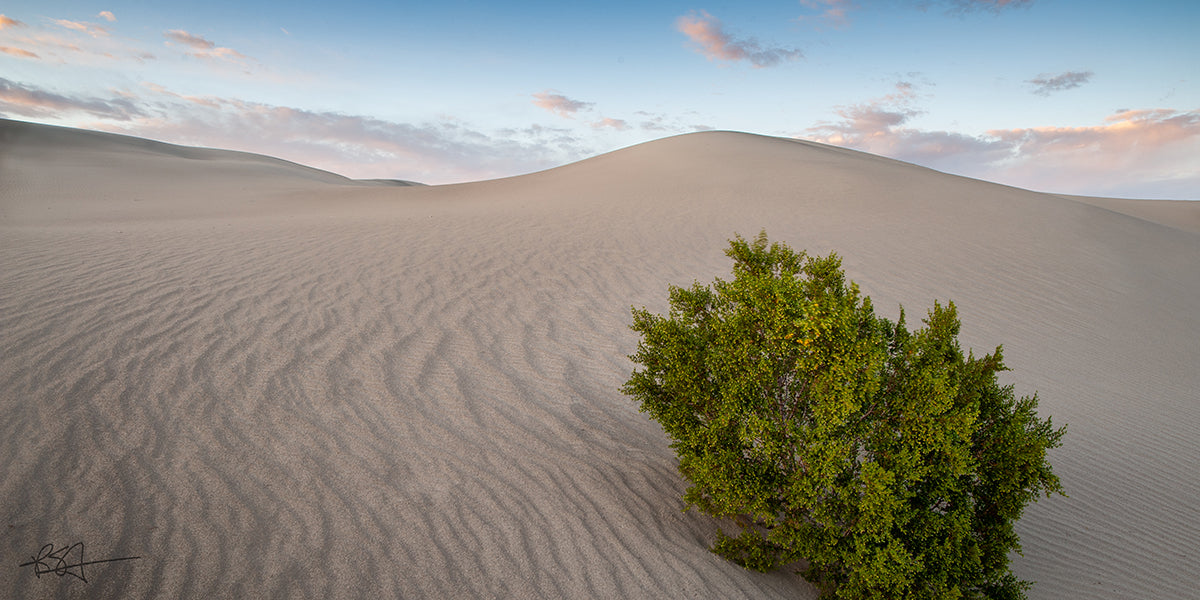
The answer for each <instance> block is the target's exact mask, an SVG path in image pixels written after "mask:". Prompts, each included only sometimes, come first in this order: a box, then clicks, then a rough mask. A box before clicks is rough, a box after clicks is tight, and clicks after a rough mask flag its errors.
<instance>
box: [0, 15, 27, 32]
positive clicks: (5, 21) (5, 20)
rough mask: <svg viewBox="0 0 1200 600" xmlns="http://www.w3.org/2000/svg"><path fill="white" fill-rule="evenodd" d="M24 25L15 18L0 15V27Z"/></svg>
mask: <svg viewBox="0 0 1200 600" xmlns="http://www.w3.org/2000/svg"><path fill="white" fill-rule="evenodd" d="M24 26H25V24H24V23H22V22H20V21H18V20H16V19H13V18H11V17H8V16H6V15H0V29H8V28H9V27H24Z"/></svg>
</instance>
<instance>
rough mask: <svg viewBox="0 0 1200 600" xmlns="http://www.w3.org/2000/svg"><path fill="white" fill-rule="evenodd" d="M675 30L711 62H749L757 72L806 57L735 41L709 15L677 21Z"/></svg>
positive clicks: (751, 42) (785, 49)
mask: <svg viewBox="0 0 1200 600" xmlns="http://www.w3.org/2000/svg"><path fill="white" fill-rule="evenodd" d="M675 28H676V29H678V30H679V31H680V32H681V33H683V34H684V35H686V36H687V37H688V39H690V40H691V41H692V42H693V43H695V44H696V49H697V50H698V51H699V52H700V53H701V54H703V55H704V56H706V57H708V59H709V60H724V61H729V62H739V61H747V62H749V63H750V64H751V65H753V66H754V67H755V68H764V67H773V66H776V65H778V64H779V63H781V62H784V61H789V60H796V59H799V58H801V57H803V54H802V53H801V52H800V51H799V50H796V49H792V48H784V47H767V48H764V47H763V46H761V45H760V44H759V43H758V42H757V41H756V40H754V39H738V38H735V37H733V36H732V35H730V34H728V33H726V32H725V29H724V27H723V26H722V25H721V22H720V21H718V20H717V18H716V17H714V16H712V15H710V14H708V13H707V12H705V11H700V12H698V13H697V12H692V13H689V14H687V15H684V16H682V17H679V18H678V19H676V20H675Z"/></svg>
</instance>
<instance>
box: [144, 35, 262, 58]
mask: <svg viewBox="0 0 1200 600" xmlns="http://www.w3.org/2000/svg"><path fill="white" fill-rule="evenodd" d="M163 37H165V38H167V40H169V41H168V42H167V43H168V44H171V43H175V44H179V45H182V46H186V47H188V48H191V50H192V51H191V52H188V53H187V54H188V55H189V56H194V57H196V58H204V59H220V60H228V61H234V62H237V61H239V60H241V59H245V58H247V57H246V55H244V54H242V53H241V52H238V51H237V50H234V49H232V48H225V47H221V46H218V45H217V44H216V43H215V42H213V41H211V40H208V39H206V38H204V37H203V36H199V35H195V34H193V33H188V32H187V31H184V30H182V29H170V30H167V31H164V32H163Z"/></svg>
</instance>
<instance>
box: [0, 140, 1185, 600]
mask: <svg viewBox="0 0 1200 600" xmlns="http://www.w3.org/2000/svg"><path fill="white" fill-rule="evenodd" d="M764 228H765V229H766V230H767V232H768V233H769V235H770V236H771V238H772V239H774V240H780V241H786V242H787V243H789V244H790V245H792V246H793V247H795V248H807V249H809V250H810V251H812V252H820V253H824V252H828V251H830V250H836V251H837V252H838V253H840V254H841V255H842V256H843V257H844V264H845V266H846V268H847V271H848V274H849V276H850V277H851V278H853V279H855V280H857V281H858V282H859V283H860V285H861V286H862V287H863V290H864V292H865V293H867V294H869V295H871V296H872V297H873V299H874V300H875V303H876V306H877V308H878V309H879V310H880V311H881V312H884V313H885V314H887V315H889V316H893V317H894V316H895V315H896V314H897V312H898V307H899V305H900V304H901V303H903V305H904V307H905V308H906V309H907V310H908V313H909V315H910V319H912V320H913V321H915V318H913V317H915V316H916V315H921V314H923V313H924V311H925V310H926V309H927V308H928V307H930V306H931V305H932V303H933V301H934V300H935V299H937V300H943V301H944V300H954V301H955V302H956V304H957V305H958V307H959V312H960V315H961V316H962V318H963V321H964V329H963V334H962V339H963V341H964V343H965V344H967V345H969V346H971V347H973V348H974V349H975V350H976V352H977V353H982V352H987V351H990V350H992V349H993V348H994V347H995V346H996V345H998V344H1004V346H1005V354H1006V357H1007V359H1008V360H1007V362H1008V363H1009V365H1010V366H1011V367H1012V368H1013V372H1011V373H1009V374H1007V375H1006V380H1007V381H1009V382H1012V383H1014V384H1015V385H1016V386H1017V390H1018V392H1019V393H1025V394H1028V393H1032V392H1034V391H1035V390H1036V391H1038V392H1039V394H1040V397H1041V412H1042V414H1044V415H1050V416H1052V417H1053V420H1054V423H1055V424H1063V423H1065V424H1068V426H1069V430H1068V435H1067V437H1066V445H1065V446H1064V447H1063V448H1061V449H1059V450H1057V451H1056V452H1054V453H1053V455H1052V456H1051V460H1052V462H1053V464H1054V466H1055V468H1056V470H1057V472H1058V473H1059V474H1060V475H1061V477H1062V479H1063V483H1064V484H1065V486H1066V488H1067V490H1068V492H1069V493H1070V497H1069V498H1064V497H1054V498H1050V499H1048V500H1043V501H1041V502H1040V503H1038V504H1035V505H1032V506H1031V508H1030V509H1029V511H1028V512H1027V514H1026V517H1025V518H1024V519H1023V520H1022V521H1021V522H1020V525H1019V531H1020V533H1021V536H1022V540H1023V542H1024V545H1025V554H1024V557H1018V558H1017V559H1016V560H1015V570H1016V572H1017V574H1018V576H1020V577H1022V578H1025V579H1033V580H1036V581H1037V582H1038V583H1037V585H1036V586H1035V587H1034V588H1033V590H1032V592H1031V594H1030V597H1031V598H1035V599H1057V598H1112V599H1118V598H1121V599H1124V598H1159V599H1184V598H1194V597H1195V592H1196V587H1195V581H1194V574H1195V572H1196V570H1195V551H1196V549H1197V548H1200V508H1198V506H1200V504H1198V503H1197V498H1200V477H1197V476H1196V474H1197V472H1198V471H1197V469H1198V466H1200V397H1198V394H1197V391H1196V390H1198V389H1200V369H1197V365H1198V364H1200V360H1198V359H1200V269H1198V268H1197V267H1196V265H1198V264H1200V235H1197V234H1195V233H1190V232H1188V231H1185V230H1184V229H1182V228H1176V227H1171V226H1168V225H1164V224H1161V223H1153V222H1149V221H1145V220H1141V219H1138V218H1135V217H1133V216H1130V215H1126V214H1121V213H1119V212H1114V211H1112V210H1107V209H1105V208H1101V207H1097V206H1093V205H1090V204H1087V203H1083V202H1077V201H1074V200H1071V199H1066V198H1062V197H1056V196H1049V195H1042V194H1037V193H1033V192H1028V191H1024V190H1018V189H1014V188H1009V187H1004V186H999V185H993V184H989V183H985V182H980V181H974V180H969V179H963V178H958V177H952V176H947V175H944V174H940V173H937V172H934V171H930V170H926V169H922V168H919V167H914V166H912V165H907V164H903V163H899V162H895V161H890V160H886V159H882V158H878V157H874V156H870V155H865V154H860V153H856V152H851V151H847V150H841V149H836V148H831V147H828V146H821V145H816V144H808V143H802V142H795V141H790V140H782V139H775V138H764V137H758V136H752V135H747V134H737V133H702V134H692V135H686V136H681V137H675V138H668V139H665V140H660V141H656V142H651V143H649V144H644V145H641V146H636V147H632V148H627V149H624V150H620V151H617V152H614V153H611V154H608V155H603V156H599V157H596V158H593V159H589V160H586V161H583V162H580V163H576V164H572V165H568V166H565V167H561V168H558V169H553V170H550V171H546V172H542V173H537V174H533V175H527V176H522V177H516V178H511V179H504V180H496V181H487V182H480V183H472V184H464V185H454V186H432V187H403V188H399V187H381V186H378V185H374V186H373V185H367V184H365V183H361V182H352V181H350V180H346V179H343V178H341V177H338V176H336V175H331V174H328V173H324V172H321V171H316V170H313V169H308V168H305V167H300V166H298V165H293V164H290V163H285V162H283V161H276V160H274V159H267V158H263V157H256V156H252V155H246V154H239V153H230V152H222V151H214V150H194V149H184V148H179V147H175V146H165V145H159V144H155V143H151V142H144V141H137V140H131V139H129V138H120V137H113V136H107V135H102V134H94V133H85V132H77V131H69V130H60V129H54V128H47V127H42V126H29V125H25V124H17V123H12V122H2V121H0V530H2V531H4V535H3V536H0V563H2V564H3V565H4V566H3V568H0V595H5V597H12V598H112V599H117V598H120V599H127V598H169V597H179V598H206V597H212V598H235V597H244V598H260V597H278V598H289V597H307V598H364V597H386V598H464V597H465V598H491V597H499V598H562V597H572V598H654V597H658V598H797V597H799V598H813V597H815V595H816V594H815V590H813V589H812V588H811V587H810V586H808V585H807V584H806V583H805V582H804V581H803V580H801V579H799V578H798V577H796V576H795V575H793V574H791V573H788V572H779V573H775V574H770V575H762V574H757V573H752V572H748V571H744V570H742V569H741V568H739V567H736V566H734V565H732V564H730V563H727V562H725V561H724V560H722V559H720V558H719V557H716V556H715V555H712V554H710V553H709V552H708V551H707V550H706V546H707V544H708V543H709V542H710V541H711V540H712V537H713V532H714V529H715V527H716V526H717V523H714V522H713V521H711V520H710V519H708V518H706V517H704V516H702V515H699V514H696V513H694V512H692V513H682V512H681V511H680V508H681V503H680V499H679V497H680V495H681V493H682V491H683V488H684V485H683V483H682V482H681V480H680V478H679V476H678V474H677V472H676V470H675V460H674V455H673V454H672V452H671V450H670V449H669V447H668V445H667V444H668V441H667V439H666V438H665V436H664V435H663V434H662V431H661V430H660V429H659V428H658V426H657V425H656V424H654V423H653V422H650V421H648V420H647V419H646V417H645V416H644V415H641V414H639V413H638V412H637V410H636V406H635V405H634V404H633V403H632V402H631V401H630V400H629V399H627V398H625V397H624V396H622V395H621V394H620V393H619V391H618V388H619V386H620V385H621V383H622V382H623V381H624V380H625V379H626V378H627V377H628V374H629V371H630V369H631V368H632V364H631V363H630V362H629V361H628V360H627V358H626V355H627V354H629V353H631V352H632V351H633V350H634V348H635V345H636V342H637V338H636V336H635V334H634V333H633V332H631V331H630V330H628V328H627V326H628V323H629V321H630V317H629V307H630V305H637V306H643V305H645V306H647V307H648V308H650V309H651V310H654V311H658V312H662V311H664V310H665V309H666V294H667V286H668V285H670V284H677V285H687V284H690V283H691V282H692V281H693V280H700V281H704V282H707V281H710V280H711V279H712V278H713V277H714V276H725V275H726V274H727V273H728V272H729V263H728V260H727V259H726V258H725V257H724V256H723V254H722V252H723V250H724V248H725V246H726V240H727V239H728V238H730V237H731V236H732V235H733V234H734V233H735V232H738V233H741V234H743V235H747V236H751V235H754V234H756V233H758V232H759V230H761V229H764ZM76 543H82V544H84V546H83V547H84V548H85V549H86V550H85V552H86V554H83V553H82V552H80V549H79V547H77V546H75V547H73V546H72V545H74V544H76ZM46 544H54V545H55V546H54V550H53V551H54V552H59V551H62V550H66V553H65V554H61V553H60V554H59V555H60V556H65V560H64V561H63V562H58V561H57V560H55V559H53V558H52V557H49V556H45V557H41V556H40V555H42V554H46V553H47V552H49V551H48V550H44V546H45V545H46ZM80 554H83V556H84V557H85V559H86V560H82V561H80V560H76V557H77V556H79V555H80ZM39 557H40V560H37V559H39ZM132 557H138V558H132ZM113 558H130V560H123V561H115V562H100V563H93V564H88V565H85V566H83V567H70V565H73V564H75V563H77V562H90V561H100V560H106V559H113ZM30 562H32V563H33V564H26V563H30ZM18 565H25V566H18ZM39 565H42V566H45V567H47V568H49V569H53V568H54V567H55V566H61V567H70V568H65V569H60V573H58V574H56V573H53V572H51V573H43V574H41V575H40V576H38V575H37V572H38V571H37V568H38V566H39ZM77 575H82V576H84V577H86V580H87V581H86V582H85V581H83V580H82V579H80V578H79V577H77Z"/></svg>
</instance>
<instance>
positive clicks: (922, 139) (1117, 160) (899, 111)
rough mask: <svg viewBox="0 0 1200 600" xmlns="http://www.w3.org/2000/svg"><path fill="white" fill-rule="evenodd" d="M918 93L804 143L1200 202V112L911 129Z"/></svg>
mask: <svg viewBox="0 0 1200 600" xmlns="http://www.w3.org/2000/svg"><path fill="white" fill-rule="evenodd" d="M915 98H916V94H915V91H914V88H913V87H912V86H911V85H907V84H904V83H900V84H897V88H896V92H895V93H892V94H889V95H887V96H883V97H881V98H877V99H875V100H871V101H868V102H863V103H859V104H853V105H849V106H844V107H841V108H839V109H838V110H837V113H838V115H839V116H840V117H841V120H840V121H837V122H832V123H819V124H817V125H816V126H814V127H810V128H809V129H807V130H805V131H804V132H803V134H801V136H800V137H806V138H808V139H812V140H814V141H818V142H823V143H827V144H833V145H837V146H844V147H848V148H854V149H857V150H863V151H866V152H871V153H873V154H878V155H881V156H887V157H891V158H895V159H899V160H903V161H906V162H911V163H915V164H919V165H923V166H926V167H930V168H934V169H938V170H941V171H945V172H949V173H955V174H958V175H966V176H968V177H976V178H979V179H986V180H989V181H996V182H999V183H1005V184H1008V185H1015V186H1019V187H1024V188H1028V189H1034V190H1039V191H1047V192H1056V193H1069V194H1085V195H1099V196H1105V195H1116V196H1125V197H1139V196H1141V197H1146V196H1157V197H1169V198H1188V199H1200V197H1197V196H1198V195H1197V192H1196V190H1200V110H1193V111H1177V110H1171V109H1154V110H1125V111H1121V112H1118V113H1115V114H1113V115H1111V116H1109V117H1108V118H1107V119H1105V121H1104V122H1103V123H1102V124H1099V125H1092V126H1084V127H1030V128H1017V129H1004V130H991V131H987V132H986V133H984V134H982V135H967V134H963V133H957V132H952V131H936V130H934V131H930V130H923V129H919V128H914V127H911V126H910V122H911V121H912V119H914V118H915V117H917V116H919V115H921V114H923V113H922V111H920V110H919V109H917V108H914V107H913V106H912V103H913V101H914V100H915Z"/></svg>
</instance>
